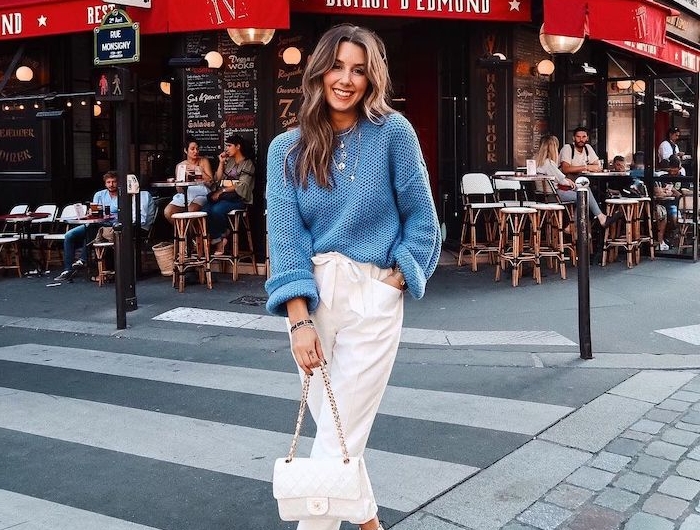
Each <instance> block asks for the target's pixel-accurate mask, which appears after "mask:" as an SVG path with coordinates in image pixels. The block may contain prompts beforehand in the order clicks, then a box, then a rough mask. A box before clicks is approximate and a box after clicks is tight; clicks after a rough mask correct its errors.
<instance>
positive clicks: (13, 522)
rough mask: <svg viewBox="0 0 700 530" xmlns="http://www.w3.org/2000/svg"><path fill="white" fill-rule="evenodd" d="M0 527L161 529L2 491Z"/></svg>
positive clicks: (28, 528)
mask: <svg viewBox="0 0 700 530" xmlns="http://www.w3.org/2000/svg"><path fill="white" fill-rule="evenodd" d="M0 528H3V529H5V528H6V529H8V530H9V529H17V530H20V529H21V530H76V529H81V528H84V529H98V528H99V530H158V529H157V528H153V527H152V526H143V525H140V524H136V523H130V522H129V521H124V520H122V519H116V518H114V517H109V516H106V515H101V514H99V513H94V512H88V511H86V510H81V509H79V508H72V507H70V506H65V505H63V504H58V503H55V502H51V501H46V500H43V499H37V498H35V497H29V496H27V495H22V494H20V493H15V492H12V491H7V490H2V489H0Z"/></svg>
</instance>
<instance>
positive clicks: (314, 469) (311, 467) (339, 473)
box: [272, 366, 377, 524]
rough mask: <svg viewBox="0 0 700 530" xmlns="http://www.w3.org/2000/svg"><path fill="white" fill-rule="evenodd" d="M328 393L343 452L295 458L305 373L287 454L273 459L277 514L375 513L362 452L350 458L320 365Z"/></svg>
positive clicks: (350, 517)
mask: <svg viewBox="0 0 700 530" xmlns="http://www.w3.org/2000/svg"><path fill="white" fill-rule="evenodd" d="M321 373H322V374H323V381H324V384H325V387H326V393H327V394H328V399H329V400H330V403H331V409H332V410H333V417H334V419H335V426H336V429H337V431H338V440H339V441H340V447H341V450H342V453H343V456H342V457H340V456H339V457H336V458H295V456H294V454H295V453H296V447H297V443H298V441H299V433H300V431H301V425H302V423H303V421H304V412H305V411H306V401H307V398H308V395H309V377H310V376H308V375H307V376H306V377H305V378H304V384H303V386H302V393H301V403H300V404H299V415H298V416H297V424H296V429H295V431H294V437H293V438H292V446H291V448H290V449H289V454H288V455H287V457H286V458H278V459H277V460H275V469H274V474H273V478H272V494H273V496H274V497H275V499H277V507H278V510H279V514H280V519H282V520H283V521H301V520H304V519H340V520H343V521H350V522H351V523H354V524H361V523H365V522H367V521H369V520H370V519H372V517H374V516H375V514H376V512H377V506H376V504H375V502H374V496H373V495H372V487H371V485H370V482H369V477H368V475H367V470H366V469H365V462H364V459H363V458H362V457H359V458H358V457H352V458H351V457H350V456H349V455H348V450H347V447H346V445H345V437H344V435H343V428H342V425H341V424H340V415H339V414H338V407H337V406H336V403H335V398H334V397H333V391H332V390H331V384H330V378H329V377H328V372H327V371H326V368H325V367H324V366H322V367H321Z"/></svg>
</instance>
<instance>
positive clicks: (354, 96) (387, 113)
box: [265, 24, 441, 530]
mask: <svg viewBox="0 0 700 530" xmlns="http://www.w3.org/2000/svg"><path fill="white" fill-rule="evenodd" d="M390 84H391V81H390V79H389V73H388V67H387V63H386V52H385V48H384V44H383V42H382V41H381V40H380V39H379V37H377V36H376V35H375V34H374V33H372V32H371V31H369V30H367V29H364V28H360V27H357V26H352V25H347V24H343V25H340V26H336V27H334V28H332V29H330V30H329V31H328V32H326V33H325V34H324V35H323V36H322V37H321V40H320V41H319V43H318V45H317V46H316V49H315V51H314V52H313V54H312V55H311V57H310V59H309V62H308V64H307V66H306V69H305V71H304V74H303V78H302V91H303V96H304V99H303V103H302V106H301V109H300V111H299V128H298V129H294V130H292V131H288V132H286V133H283V134H281V135H280V136H278V137H277V138H275V139H274V140H273V141H272V144H271V145H270V150H269V153H268V166H267V167H268V181H267V201H268V230H269V242H270V259H271V270H272V275H271V277H270V279H269V280H268V281H267V283H266V284H265V287H266V289H267V291H268V294H269V300H268V303H267V308H268V310H269V311H270V312H272V313H273V314H277V315H283V316H286V317H287V318H288V325H289V326H290V327H289V336H290V342H291V349H292V353H293V356H294V359H295V361H296V363H297V365H298V366H299V372H300V375H301V376H302V377H303V375H304V374H305V373H306V374H311V373H313V370H314V368H317V367H319V366H321V364H322V363H323V364H326V365H327V368H328V370H329V373H330V377H331V381H332V385H333V392H334V394H335V398H336V402H337V405H338V408H339V410H340V417H341V421H342V425H343V428H344V431H345V437H346V442H347V447H348V451H349V453H350V455H351V456H360V455H362V453H363V451H364V449H365V445H366V443H367V438H368V437H369V432H370V429H371V427H372V423H373V422H374V417H375V415H376V413H377V409H378V407H379V403H380V401H381V397H382V394H383V393H384V390H385V388H386V385H387V382H388V380H389V376H390V374H391V369H392V366H393V363H394V359H395V357H396V351H397V349H398V345H399V335H400V332H401V324H402V319H403V293H402V290H403V289H407V290H408V291H409V293H411V295H412V296H413V297H414V298H421V297H422V296H423V294H424V292H425V284H426V281H427V279H428V278H429V277H430V275H431V274H432V273H433V271H434V270H435V267H436V265H437V261H438V257H439V254H440V241H441V238H440V228H439V224H438V219H437V214H436V212H435V206H434V204H433V199H432V195H431V193H430V185H429V182H428V174H427V169H426V166H425V162H424V160H423V155H422V153H421V150H420V146H419V143H418V139H417V137H416V134H415V131H414V130H413V128H412V127H411V125H410V124H409V123H408V121H407V120H406V119H405V118H404V117H403V116H402V115H401V114H399V113H397V112H396V111H394V110H393V109H392V108H391V107H390V105H389V99H388V95H389V90H390ZM309 409H310V410H311V413H312V415H313V417H314V420H315V421H316V438H315V440H314V444H313V448H312V451H311V456H312V457H323V456H328V455H333V456H336V455H340V454H341V451H340V446H339V443H338V439H337V435H336V430H335V426H334V424H333V418H332V414H331V413H330V407H329V404H328V400H327V398H325V399H324V396H323V381H322V378H321V377H320V376H318V377H312V378H311V390H310V393H309ZM368 490H369V491H370V492H371V487H369V488H368ZM370 496H371V494H370ZM368 501H369V502H370V503H371V505H372V506H373V507H375V508H376V504H375V503H374V499H373V498H370V499H368ZM351 522H352V523H355V524H359V525H360V528H361V529H362V530H377V529H381V528H382V527H381V525H380V523H379V519H378V518H377V517H376V516H375V517H373V518H372V519H370V520H369V521H351ZM339 527H340V521H337V520H316V521H301V522H300V523H299V526H298V529H299V530H337V529H338V528H339Z"/></svg>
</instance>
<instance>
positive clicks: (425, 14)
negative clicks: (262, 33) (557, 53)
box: [154, 0, 532, 22]
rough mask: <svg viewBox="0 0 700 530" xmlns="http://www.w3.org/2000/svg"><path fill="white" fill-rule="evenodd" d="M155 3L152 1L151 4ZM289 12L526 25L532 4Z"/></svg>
mask: <svg viewBox="0 0 700 530" xmlns="http://www.w3.org/2000/svg"><path fill="white" fill-rule="evenodd" d="M154 1H155V0H154ZM290 5H291V9H292V12H296V13H321V14H325V15H363V16H374V17H414V18H443V19H452V20H480V21H483V22H496V21H499V22H529V21H530V19H531V11H532V10H531V0H489V1H482V0H362V1H357V0H290Z"/></svg>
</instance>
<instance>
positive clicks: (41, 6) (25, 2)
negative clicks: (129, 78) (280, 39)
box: [0, 0, 289, 40]
mask: <svg viewBox="0 0 700 530" xmlns="http://www.w3.org/2000/svg"><path fill="white" fill-rule="evenodd" d="M117 5H118V2H115V3H112V4H109V3H100V2H99V1H96V0H61V1H56V0H0V40H8V39H20V38H30V37H47V36H51V35H62V34H68V33H78V32H83V31H91V30H92V29H93V28H94V27H95V26H98V25H99V24H100V23H101V22H102V19H103V18H104V16H105V15H107V14H108V13H109V12H110V11H111V10H112V9H114V8H115V7H116V6H117ZM127 12H128V13H129V16H130V17H131V19H132V20H133V21H134V22H139V24H140V25H141V33H142V34H144V35H147V34H151V33H177V32H186V31H214V30H224V29H227V28H265V29H267V28H270V29H282V28H285V29H286V28H288V27H289V0H265V1H264V2H263V1H260V0H248V1H244V0H153V1H152V7H151V9H139V8H127Z"/></svg>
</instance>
